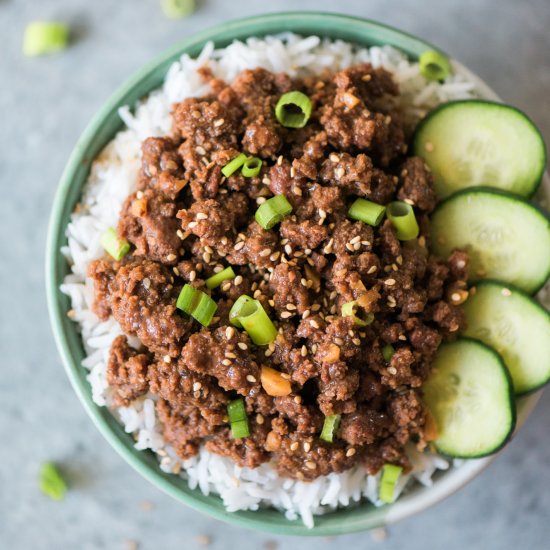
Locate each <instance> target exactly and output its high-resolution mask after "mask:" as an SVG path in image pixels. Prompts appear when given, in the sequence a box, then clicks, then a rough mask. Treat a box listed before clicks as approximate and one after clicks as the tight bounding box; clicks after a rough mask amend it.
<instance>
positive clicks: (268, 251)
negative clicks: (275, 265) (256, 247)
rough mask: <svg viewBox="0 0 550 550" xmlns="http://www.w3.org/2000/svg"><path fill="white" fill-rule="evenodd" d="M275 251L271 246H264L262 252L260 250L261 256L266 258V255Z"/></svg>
mask: <svg viewBox="0 0 550 550" xmlns="http://www.w3.org/2000/svg"><path fill="white" fill-rule="evenodd" d="M272 252H273V251H272V250H271V248H264V249H263V250H262V251H261V252H260V256H261V257H262V258H265V257H266V256H269V255H270V254H271V253H272Z"/></svg>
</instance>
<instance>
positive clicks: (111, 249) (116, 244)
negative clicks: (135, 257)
mask: <svg viewBox="0 0 550 550" xmlns="http://www.w3.org/2000/svg"><path fill="white" fill-rule="evenodd" d="M99 242H100V243H101V246H102V247H103V248H104V249H105V251H106V252H107V253H108V254H109V255H111V256H112V257H113V258H114V259H115V260H116V261H117V262H118V261H120V260H122V258H124V256H126V254H128V252H129V251H130V243H129V242H128V241H127V240H125V239H119V238H118V235H117V232H116V229H115V228H114V227H109V229H107V231H105V233H103V235H101V238H100V239H99Z"/></svg>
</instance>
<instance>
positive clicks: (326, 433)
mask: <svg viewBox="0 0 550 550" xmlns="http://www.w3.org/2000/svg"><path fill="white" fill-rule="evenodd" d="M341 419H342V416H341V415H339V414H331V415H330V416H325V423H324V424H323V430H322V431H321V435H320V436H319V437H320V438H321V439H322V440H323V441H326V442H327V443H332V441H333V439H334V435H335V434H336V432H337V430H338V426H340V420H341Z"/></svg>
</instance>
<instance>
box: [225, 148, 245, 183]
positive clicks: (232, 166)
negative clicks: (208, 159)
mask: <svg viewBox="0 0 550 550" xmlns="http://www.w3.org/2000/svg"><path fill="white" fill-rule="evenodd" d="M245 162H246V155H245V154H244V153H241V154H240V155H238V156H236V157H235V158H234V159H233V160H230V161H229V162H228V163H227V164H226V165H225V166H224V167H223V168H222V174H223V175H224V176H225V177H226V178H228V177H229V176H231V175H232V174H234V173H235V172H236V171H237V170H238V169H239V168H240V167H241V166H242V165H243V164H244V163H245Z"/></svg>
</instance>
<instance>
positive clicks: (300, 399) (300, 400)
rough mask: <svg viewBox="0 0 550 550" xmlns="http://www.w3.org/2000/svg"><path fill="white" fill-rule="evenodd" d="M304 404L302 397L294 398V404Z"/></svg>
mask: <svg viewBox="0 0 550 550" xmlns="http://www.w3.org/2000/svg"><path fill="white" fill-rule="evenodd" d="M301 402H302V396H301V395H297V396H296V397H295V398H294V403H297V404H298V405H299V404H300V403H301Z"/></svg>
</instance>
